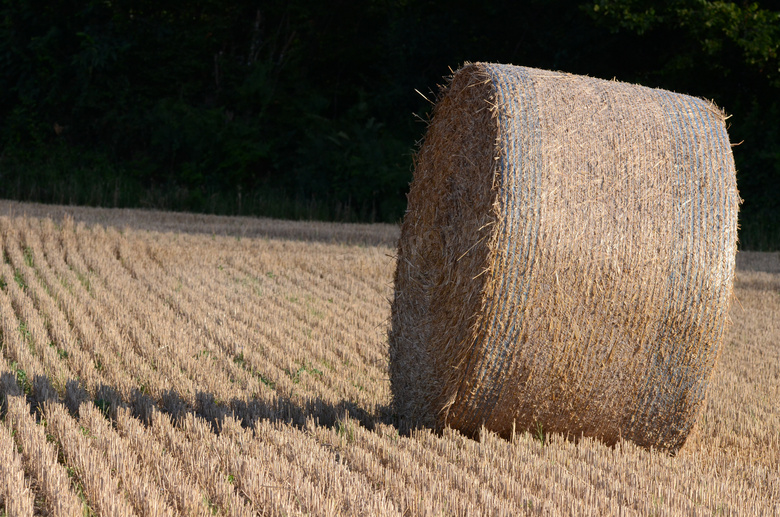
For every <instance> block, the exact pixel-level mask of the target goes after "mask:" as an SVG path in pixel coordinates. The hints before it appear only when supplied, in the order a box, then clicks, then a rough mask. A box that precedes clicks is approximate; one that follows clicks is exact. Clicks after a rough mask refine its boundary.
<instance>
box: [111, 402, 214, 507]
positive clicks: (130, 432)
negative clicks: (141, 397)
mask: <svg viewBox="0 0 780 517" xmlns="http://www.w3.org/2000/svg"><path fill="white" fill-rule="evenodd" d="M115 423H116V428H117V432H118V433H119V435H120V436H121V439H122V440H126V442H127V443H128V447H129V448H131V449H132V450H134V451H135V453H136V454H137V455H138V458H139V461H140V462H141V463H142V464H143V465H144V466H145V468H146V469H147V470H148V471H150V472H151V475H153V476H154V478H155V479H156V481H157V482H158V483H159V486H160V489H161V491H163V492H164V493H165V494H166V495H167V497H168V502H169V503H170V504H171V506H172V507H173V508H174V509H175V511H176V513H178V514H180V515H188V516H199V515H206V514H208V513H210V512H211V509H210V508H209V506H208V498H207V497H204V495H203V493H202V491H201V489H200V488H199V487H198V484H197V483H196V482H195V480H194V479H193V478H192V475H191V474H190V472H189V471H188V469H187V467H186V465H185V463H184V462H182V461H181V460H179V459H178V458H176V457H175V456H173V455H172V453H171V451H170V450H168V449H166V447H165V446H164V445H162V444H161V443H160V442H159V441H158V440H157V438H156V437H155V436H154V435H153V433H152V431H151V430H150V429H149V428H147V427H146V426H144V425H143V424H142V423H141V422H140V421H138V419H136V418H134V417H133V415H132V412H131V410H130V409H128V408H119V409H118V410H117V412H116V421H115Z"/></svg>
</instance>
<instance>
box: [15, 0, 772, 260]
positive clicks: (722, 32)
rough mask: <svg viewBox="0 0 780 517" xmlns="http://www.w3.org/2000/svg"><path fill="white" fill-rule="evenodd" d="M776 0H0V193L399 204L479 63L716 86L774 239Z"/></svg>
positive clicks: (166, 205)
mask: <svg viewBox="0 0 780 517" xmlns="http://www.w3.org/2000/svg"><path fill="white" fill-rule="evenodd" d="M768 5H770V4H768V3H762V2H758V3H756V2H753V3H743V2H739V3H737V2H724V1H716V2H707V1H704V0H666V1H663V2H651V1H650V0H588V1H585V0H552V1H549V0H529V1H528V2H518V3H512V2H498V1H487V2H482V3H480V4H479V6H478V7H477V6H475V5H473V4H469V3H468V2H448V3H446V4H444V3H442V2H430V1H427V0H426V1H423V0H405V1H403V2H383V1H378V0H368V1H366V2H358V3H349V2H336V3H332V2H331V3H322V2H314V1H311V0H294V1H290V0H268V1H265V2H262V3H260V4H257V3H256V2H249V1H246V0H232V1H229V2H217V1H216V0H195V1H193V2H187V3H186V4H181V3H179V4H172V3H171V2H170V1H168V0H163V1H161V2H156V3H142V4H133V5H130V4H128V3H126V2H104V1H102V0H86V1H85V2H81V3H78V4H73V3H68V2H65V3H63V2H55V3H45V2H41V1H40V0H22V1H19V0H14V1H11V0H0V63H1V64H2V66H3V71H4V73H3V74H2V75H1V76H0V120H2V124H0V197H6V198H14V199H20V200H34V201H43V202H53V203H64V204H71V203H72V204H85V205H100V206H117V207H124V206H142V207H150V208H163V209H173V210H189V211H199V212H209V213H223V214H246V215H251V214H254V215H266V216H274V217H290V218H308V219H337V220H365V221H373V220H381V221H397V220H398V219H399V218H400V217H401V216H402V214H403V212H404V209H405V204H406V199H405V194H406V192H407V190H408V183H409V181H410V180H411V170H412V154H413V150H414V147H415V142H416V141H418V140H419V139H420V137H421V136H422V135H423V133H424V131H425V125H424V123H420V122H419V119H422V120H424V119H425V118H426V117H427V116H428V115H429V114H430V110H431V105H430V103H429V102H427V101H426V100H424V99H423V98H422V97H420V96H419V95H417V94H416V93H414V90H415V89H418V90H420V91H422V92H424V93H425V94H426V96H427V97H428V98H430V99H434V98H435V96H436V94H435V93H434V92H435V91H437V90H438V88H437V86H436V85H437V84H440V83H442V82H443V80H442V76H443V75H445V74H447V73H448V68H447V67H452V68H455V67H458V66H459V65H461V64H462V63H463V62H464V61H467V60H468V61H478V60H482V61H496V62H511V63H516V64H523V65H527V66H535V67H541V68H548V69H561V70H566V71H569V72H573V73H583V74H588V75H591V76H597V77H606V78H611V77H617V78H618V79H621V80H625V81H635V82H640V83H642V84H646V85H648V86H654V87H663V88H667V89H671V90H675V91H681V92H686V93H690V94H692V95H697V96H702V97H707V98H712V99H714V100H715V101H716V102H717V103H718V104H719V105H721V106H724V107H725V108H726V109H727V110H729V112H730V113H732V114H734V117H733V119H731V123H732V124H733V125H732V128H731V135H732V139H733V140H735V141H737V142H738V141H740V140H743V139H744V140H745V143H744V144H743V145H742V146H740V147H736V148H735V158H736V162H737V168H738V170H739V174H740V177H739V181H740V191H741V193H742V196H743V197H744V198H745V200H746V201H745V205H744V207H743V212H742V223H741V224H742V227H743V232H742V237H743V239H742V240H743V244H744V245H746V246H751V247H752V246H764V247H765V246H777V247H780V237H777V235H776V233H777V232H775V233H774V234H773V233H772V232H773V229H774V228H777V227H778V225H777V224H776V222H777V218H778V214H779V213H780V207H779V206H778V201H777V200H778V199H780V192H779V191H778V172H777V163H778V160H777V155H778V147H780V143H778V142H780V139H778V138H777V136H776V134H777V124H776V123H775V122H774V120H776V119H772V118H771V117H769V116H762V114H764V113H776V112H777V109H778V108H777V101H776V99H777V98H780V64H779V63H778V52H780V50H779V49H780V18H778V16H779V13H778V12H777V10H776V8H773V9H774V10H773V9H770V8H769V7H766V6H768Z"/></svg>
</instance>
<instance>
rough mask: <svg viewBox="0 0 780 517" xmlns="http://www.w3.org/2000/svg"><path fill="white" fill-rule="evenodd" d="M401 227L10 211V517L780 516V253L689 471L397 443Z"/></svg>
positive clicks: (505, 444)
mask: <svg viewBox="0 0 780 517" xmlns="http://www.w3.org/2000/svg"><path fill="white" fill-rule="evenodd" d="M397 238H398V229H397V227H394V226H387V225H375V226H369V225H349V226H347V225H336V224H325V223H294V222H280V221H269V220H256V219H242V218H227V217H210V216H194V215H185V214H165V213H158V212H144V211H131V210H104V209H87V208H66V207H47V206H41V205H31V204H19V203H14V202H7V201H0V249H2V260H0V268H1V269H0V316H1V318H2V321H1V322H0V324H1V327H0V332H1V334H0V337H1V340H2V357H1V358H0V399H1V400H3V401H4V402H3V407H2V421H1V422H0V477H1V478H2V482H0V490H1V492H0V501H2V502H1V503H0V508H4V510H5V512H6V513H7V514H8V515H212V514H216V515H257V514H260V515H300V514H308V515H523V514H528V515H572V514H573V515H650V514H655V515H719V514H724V515H773V514H780V472H779V470H780V469H779V468H778V466H780V409H779V408H778V401H780V318H778V316H777V315H778V314H780V254H777V253H774V254H771V253H763V254H759V253H748V252H744V253H740V254H739V256H738V273H737V279H736V286H735V293H736V301H735V302H734V303H733V306H732V312H731V318H732V319H733V321H734V323H733V325H732V327H731V329H730V331H729V334H728V338H727V339H726V341H725V345H724V347H723V350H722V353H721V356H720V361H719V364H718V366H717V368H716V371H715V374H714V375H713V377H712V381H711V385H710V397H709V400H708V402H707V404H706V406H705V408H704V410H703V413H702V415H701V417H700V419H699V422H698V425H697V426H696V428H695V430H694V432H693V433H692V435H691V436H690V438H689V439H688V441H687V443H686V445H685V446H684V447H683V449H682V450H681V451H680V453H679V454H678V455H677V456H676V457H669V456H667V455H665V454H662V453H658V452H655V451H647V450H644V449H641V448H638V447H636V446H634V445H632V444H631V443H628V442H619V443H618V444H617V445H616V446H615V447H614V448H610V447H606V446H604V445H602V444H600V443H598V442H595V441H592V440H589V439H583V440H580V441H579V443H577V444H575V443H573V442H572V441H567V440H566V439H564V438H562V437H560V436H557V435H546V434H545V433H544V429H538V430H537V432H535V433H522V434H517V435H516V436H514V438H513V439H512V440H510V441H507V440H503V439H501V438H499V437H497V436H495V435H493V434H491V433H487V432H483V433H482V435H481V437H480V439H479V440H472V439H468V438H464V437H463V436H460V435H459V434H457V433H456V432H453V431H451V430H445V431H444V432H443V433H442V434H440V435H437V434H435V433H432V432H430V431H427V430H422V431H415V432H412V433H411V434H409V435H406V434H404V433H399V432H398V430H397V429H396V427H394V425H393V414H392V409H391V406H390V402H391V400H390V387H389V380H388V351H387V327H388V320H389V316H390V303H389V300H390V299H391V297H392V289H393V287H392V274H393V271H394V268H395V263H394V258H393V256H394V252H395V249H394V246H395V241H396V240H397Z"/></svg>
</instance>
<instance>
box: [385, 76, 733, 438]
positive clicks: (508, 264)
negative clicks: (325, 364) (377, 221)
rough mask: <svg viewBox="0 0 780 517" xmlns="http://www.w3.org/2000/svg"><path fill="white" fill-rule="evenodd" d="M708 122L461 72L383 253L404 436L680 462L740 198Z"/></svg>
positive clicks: (572, 79) (442, 100) (708, 108)
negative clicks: (540, 437)
mask: <svg viewBox="0 0 780 517" xmlns="http://www.w3.org/2000/svg"><path fill="white" fill-rule="evenodd" d="M724 121H725V116H724V114H723V112H722V111H721V110H720V109H718V108H717V107H715V106H714V105H713V104H712V103H710V102H707V101H703V100H701V99H696V98H693V97H689V96H686V95H680V94H675V93H671V92H668V91H664V90H658V89H651V88H646V87H642V86H638V85H631V84H625V83H621V82H617V81H604V80H600V79H594V78H590V77H581V76H576V75H571V74H565V73H558V72H550V71H545V70H537V69H532V68H526V67H518V66H512V65H500V64H489V63H475V64H467V65H466V66H464V67H463V68H461V69H460V70H458V71H457V72H456V73H455V74H454V75H453V76H452V78H451V79H450V81H449V84H448V85H446V86H445V87H443V88H442V92H441V93H440V96H439V99H438V101H437V102H436V105H435V107H434V112H433V117H432V119H431V122H430V125H429V127H428V130H427V133H426V136H425V139H424V141H423V144H422V146H421V148H420V149H419V152H418V154H417V157H416V163H415V172H414V179H413V182H412V184H411V188H410V192H409V195H408V209H407V213H406V215H405V217H404V221H403V225H402V228H401V238H400V240H399V244H398V263H397V269H396V273H395V294H394V300H393V303H392V324H391V329H390V333H389V334H390V335H389V337H390V378H391V389H392V394H393V400H394V405H395V408H396V411H397V414H398V416H399V418H400V420H401V422H402V425H405V426H429V427H434V428H437V429H441V428H443V427H445V426H450V427H452V428H455V429H458V430H460V431H462V432H464V433H465V434H468V435H472V436H473V435H477V434H478V432H479V429H480V428H481V427H482V426H483V425H484V426H485V427H486V428H487V429H490V430H492V431H495V432H497V433H499V434H501V435H503V436H505V437H508V436H510V435H511V434H512V432H514V431H517V432H520V431H523V430H532V431H534V432H536V431H537V430H538V429H540V428H541V429H542V430H543V431H544V432H558V433H564V434H568V435H569V436H571V437H575V438H576V437H579V436H583V435H584V436H592V437H596V438H599V439H601V440H603V441H605V442H606V443H615V442H616V441H618V440H619V439H620V438H624V439H629V440H631V441H633V442H635V443H637V444H639V445H642V446H645V447H655V448H660V449H664V450H667V451H670V452H675V451H677V450H678V449H679V448H680V447H681V446H682V445H683V443H684V442H685V439H686V437H687V436H688V434H689V432H690V431H691V428H692V425H693V424H694V422H695V420H696V416H697V414H698V412H699V410H700V408H701V407H702V405H703V402H704V400H705V396H706V389H707V384H708V380H709V377H710V375H711V373H712V371H713V367H714V365H715V363H716V360H717V357H718V353H719V350H720V347H721V344H722V341H723V336H724V329H725V326H726V324H727V318H728V316H727V314H728V309H729V305H730V301H731V293H732V282H733V276H734V263H735V253H736V242H737V211H738V205H739V196H738V192H737V188H736V174H735V169H734V162H733V158H732V154H731V146H730V144H729V140H728V135H727V133H726V127H725V122H724Z"/></svg>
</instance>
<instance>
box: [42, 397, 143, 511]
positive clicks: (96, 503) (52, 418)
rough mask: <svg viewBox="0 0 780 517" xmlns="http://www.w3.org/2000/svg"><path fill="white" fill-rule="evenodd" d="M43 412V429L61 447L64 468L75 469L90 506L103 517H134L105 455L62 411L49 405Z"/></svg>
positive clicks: (55, 406)
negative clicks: (44, 426)
mask: <svg viewBox="0 0 780 517" xmlns="http://www.w3.org/2000/svg"><path fill="white" fill-rule="evenodd" d="M43 410H44V415H45V417H46V429H47V430H48V431H49V432H50V433H51V434H52V436H53V437H54V438H55V439H56V440H57V441H58V442H59V443H60V445H61V446H62V451H63V454H64V455H65V460H66V462H67V465H69V466H71V467H72V468H73V469H74V471H75V475H76V476H77V477H78V479H79V480H80V482H81V484H82V485H83V486H84V492H85V495H86V497H87V499H88V500H89V501H90V502H91V503H92V506H93V507H94V508H95V509H96V510H97V511H99V512H100V513H102V514H104V515H116V516H125V515H128V516H129V515H136V514H135V512H134V511H133V508H132V506H131V505H130V503H129V502H128V501H127V499H126V498H125V494H124V493H123V492H124V491H123V490H122V489H120V487H119V484H118V480H117V478H116V477H115V476H114V475H113V472H112V469H111V466H110V465H109V464H108V461H107V458H106V456H105V454H103V453H102V452H101V451H100V450H98V449H96V448H95V447H93V443H92V440H91V439H90V438H89V437H88V436H86V433H85V430H83V429H81V428H80V427H79V425H78V423H76V421H75V420H74V419H73V417H71V416H70V414H69V413H68V411H67V410H66V409H65V407H64V406H62V405H61V404H59V403H57V402H51V401H50V402H46V403H45V404H44V408H43Z"/></svg>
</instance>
